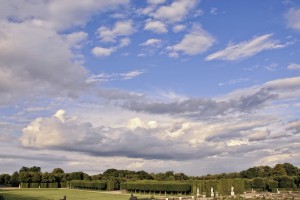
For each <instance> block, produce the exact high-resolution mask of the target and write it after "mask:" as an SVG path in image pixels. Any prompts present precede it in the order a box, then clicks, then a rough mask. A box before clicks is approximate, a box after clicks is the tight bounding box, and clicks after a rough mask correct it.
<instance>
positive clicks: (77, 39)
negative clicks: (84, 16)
mask: <svg viewBox="0 0 300 200" xmlns="http://www.w3.org/2000/svg"><path fill="white" fill-rule="evenodd" d="M87 37H88V34H87V33H85V32H82V31H80V32H74V33H70V34H67V35H64V36H63V38H64V39H65V40H66V42H67V43H68V44H69V46H70V47H73V48H76V49H78V48H81V43H82V42H83V41H85V40H86V39H87Z"/></svg>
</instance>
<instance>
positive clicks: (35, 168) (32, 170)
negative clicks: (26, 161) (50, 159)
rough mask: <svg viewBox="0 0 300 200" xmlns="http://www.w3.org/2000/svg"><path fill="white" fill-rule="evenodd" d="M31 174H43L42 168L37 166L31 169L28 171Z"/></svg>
mask: <svg viewBox="0 0 300 200" xmlns="http://www.w3.org/2000/svg"><path fill="white" fill-rule="evenodd" d="M28 171H29V172H41V168H40V167H37V166H33V167H30V168H29V169H28Z"/></svg>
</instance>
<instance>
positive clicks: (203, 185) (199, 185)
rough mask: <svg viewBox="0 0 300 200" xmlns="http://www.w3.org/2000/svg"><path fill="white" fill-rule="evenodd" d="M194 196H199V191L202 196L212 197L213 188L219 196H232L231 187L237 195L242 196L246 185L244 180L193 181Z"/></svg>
mask: <svg viewBox="0 0 300 200" xmlns="http://www.w3.org/2000/svg"><path fill="white" fill-rule="evenodd" d="M192 185H193V192H192V193H193V195H197V190H198V189H199V194H200V195H206V196H208V197H210V196H211V188H213V191H214V193H216V192H218V194H219V195H230V194H231V187H232V186H233V187H234V193H235V194H242V193H243V192H244V191H245V183H244V180H243V179H220V180H201V181H193V183H192Z"/></svg>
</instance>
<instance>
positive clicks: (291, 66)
mask: <svg viewBox="0 0 300 200" xmlns="http://www.w3.org/2000/svg"><path fill="white" fill-rule="evenodd" d="M287 69H289V70H300V64H296V63H291V64H289V66H287Z"/></svg>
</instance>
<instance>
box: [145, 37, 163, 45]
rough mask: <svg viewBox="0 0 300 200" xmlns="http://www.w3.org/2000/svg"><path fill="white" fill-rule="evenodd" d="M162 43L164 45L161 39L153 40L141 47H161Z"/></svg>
mask: <svg viewBox="0 0 300 200" xmlns="http://www.w3.org/2000/svg"><path fill="white" fill-rule="evenodd" d="M161 43H162V41H161V40H160V39H155V38H151V39H148V40H147V41H146V42H144V43H142V44H140V45H141V46H160V44H161Z"/></svg>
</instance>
